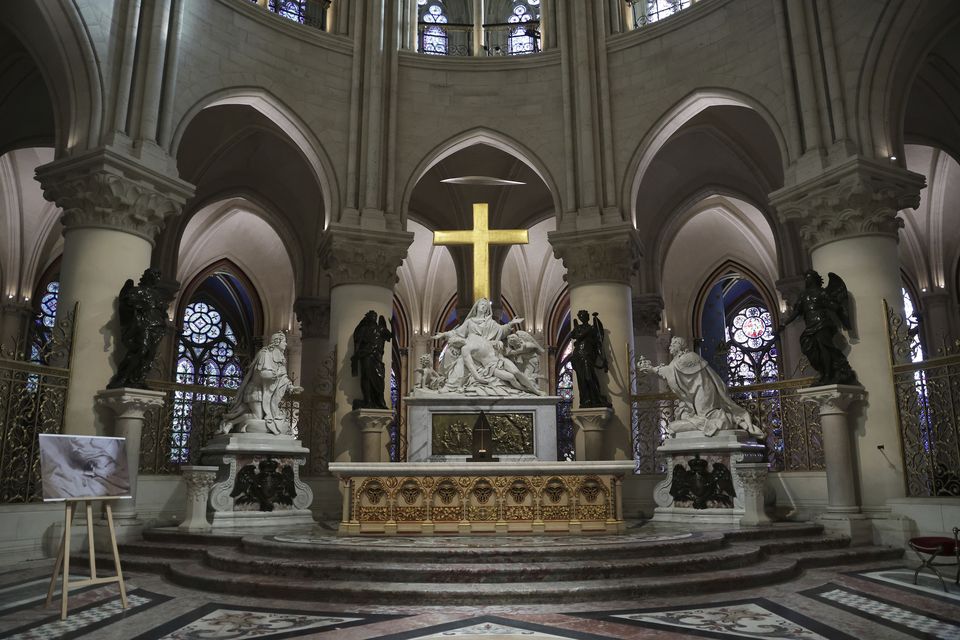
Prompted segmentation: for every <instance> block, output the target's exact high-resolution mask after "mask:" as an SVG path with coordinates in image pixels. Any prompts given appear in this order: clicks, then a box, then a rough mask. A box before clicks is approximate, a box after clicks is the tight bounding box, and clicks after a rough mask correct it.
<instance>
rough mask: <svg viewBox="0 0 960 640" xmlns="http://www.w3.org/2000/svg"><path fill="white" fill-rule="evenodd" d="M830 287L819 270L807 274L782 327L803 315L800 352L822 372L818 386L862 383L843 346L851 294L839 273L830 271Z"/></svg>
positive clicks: (848, 319)
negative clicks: (825, 284)
mask: <svg viewBox="0 0 960 640" xmlns="http://www.w3.org/2000/svg"><path fill="white" fill-rule="evenodd" d="M827 278H828V281H827V286H826V287H824V286H823V278H822V277H821V276H820V274H819V273H817V272H816V271H813V270H810V271H807V272H806V273H805V274H803V281H804V288H803V291H802V292H801V293H800V296H799V298H797V301H796V302H795V303H794V305H793V309H792V310H791V312H790V314H789V315H788V316H787V317H786V318H785V319H784V320H783V323H782V324H781V326H780V328H781V330H783V328H784V327H786V326H787V325H789V324H790V323H791V322H793V321H794V320H796V319H798V318H803V323H804V327H803V333H801V334H800V351H801V352H802V353H803V355H804V356H806V358H807V360H808V361H809V362H810V366H811V367H813V369H814V370H815V371H816V372H817V373H818V374H820V376H819V378H818V379H817V382H816V384H817V385H827V384H860V383H859V382H858V381H857V374H856V373H854V371H853V369H852V368H851V367H850V363H849V362H848V361H847V356H846V355H844V353H843V349H841V347H840V344H841V330H842V329H847V330H849V329H850V328H851V324H850V294H849V293H848V292H847V285H846V284H844V282H843V280H842V279H841V278H840V276H838V275H837V274H835V273H829V274H827Z"/></svg>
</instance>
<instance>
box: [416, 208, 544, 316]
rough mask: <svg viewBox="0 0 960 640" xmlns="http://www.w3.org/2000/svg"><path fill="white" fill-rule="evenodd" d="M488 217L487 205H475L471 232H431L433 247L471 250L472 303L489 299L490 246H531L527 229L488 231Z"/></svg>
mask: <svg viewBox="0 0 960 640" xmlns="http://www.w3.org/2000/svg"><path fill="white" fill-rule="evenodd" d="M487 213H488V210H487V204H486V203H485V202H476V203H474V205H473V229H470V230H468V231H434V232H433V244H435V245H443V246H449V245H466V244H469V245H471V246H473V302H476V301H477V300H479V299H480V298H487V299H488V300H489V299H490V245H492V244H527V243H528V242H530V239H529V237H528V235H527V230H526V229H490V228H489V227H488V226H487Z"/></svg>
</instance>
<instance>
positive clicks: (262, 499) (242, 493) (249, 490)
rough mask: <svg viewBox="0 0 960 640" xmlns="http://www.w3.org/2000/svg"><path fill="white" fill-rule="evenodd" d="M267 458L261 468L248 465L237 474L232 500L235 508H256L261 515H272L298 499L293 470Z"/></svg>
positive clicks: (262, 462)
mask: <svg viewBox="0 0 960 640" xmlns="http://www.w3.org/2000/svg"><path fill="white" fill-rule="evenodd" d="M278 467H280V462H279V461H277V460H272V459H270V458H266V459H264V460H261V461H260V463H259V465H256V466H255V465H253V464H248V465H245V466H244V467H243V468H242V469H240V471H239V472H238V473H237V479H236V481H235V482H234V485H233V491H232V492H231V493H230V497H231V498H234V499H235V500H234V504H238V505H248V504H253V505H257V507H258V508H259V509H260V511H273V509H274V505H278V504H279V505H283V506H290V505H292V504H293V499H294V498H296V497H297V489H296V487H295V481H294V473H293V467H291V466H290V465H288V464H286V465H283V467H282V468H278Z"/></svg>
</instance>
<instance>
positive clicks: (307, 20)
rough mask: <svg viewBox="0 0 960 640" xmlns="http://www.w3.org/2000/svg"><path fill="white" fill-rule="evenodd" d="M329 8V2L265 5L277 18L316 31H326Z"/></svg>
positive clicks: (286, 0)
mask: <svg viewBox="0 0 960 640" xmlns="http://www.w3.org/2000/svg"><path fill="white" fill-rule="evenodd" d="M251 1H252V2H257V0H251ZM258 4H259V3H258ZM329 6H330V0H270V1H269V2H268V3H267V9H269V10H270V11H272V12H273V13H275V14H277V15H278V16H281V17H283V18H286V19H287V20H291V21H293V22H299V23H300V24H305V25H307V26H310V27H315V28H317V29H326V22H327V21H326V16H327V7H329Z"/></svg>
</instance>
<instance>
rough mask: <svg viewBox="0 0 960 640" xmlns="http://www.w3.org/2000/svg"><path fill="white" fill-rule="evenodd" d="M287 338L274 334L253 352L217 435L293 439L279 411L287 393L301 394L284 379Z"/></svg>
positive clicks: (285, 374)
mask: <svg viewBox="0 0 960 640" xmlns="http://www.w3.org/2000/svg"><path fill="white" fill-rule="evenodd" d="M286 349H287V336H286V335H285V334H284V333H283V332H282V331H278V332H277V333H275V334H273V337H272V338H271V339H270V344H268V345H267V346H265V347H264V348H263V349H260V351H259V352H257V357H256V358H254V359H253V362H251V363H250V367H249V368H248V369H247V373H246V374H245V375H244V376H243V381H242V382H241V383H240V388H239V389H238V390H237V395H236V397H235V398H234V400H233V403H232V404H231V405H230V407H229V408H228V409H227V412H226V413H225V414H224V416H223V422H221V423H220V433H230V432H231V431H233V432H240V433H272V434H274V435H279V436H289V435H293V426H292V425H291V424H290V420H289V419H288V418H287V416H286V414H285V413H284V412H283V410H282V409H281V407H280V403H281V401H282V400H283V398H284V396H285V395H286V394H287V393H301V392H302V391H303V387H298V386H296V385H294V384H293V381H292V380H290V377H289V376H288V375H287V354H286Z"/></svg>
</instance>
